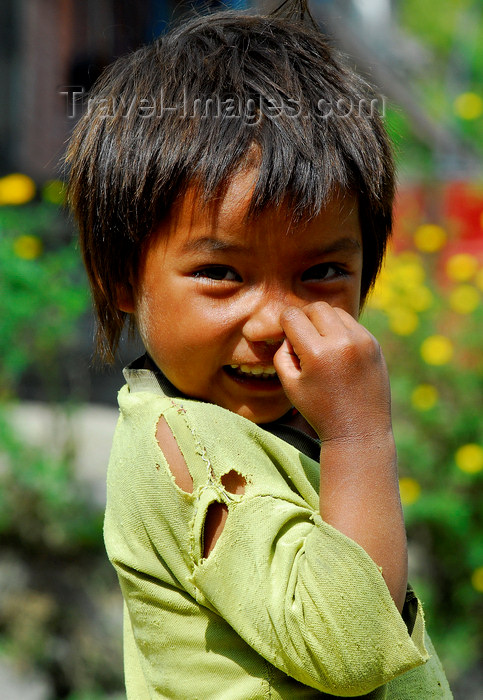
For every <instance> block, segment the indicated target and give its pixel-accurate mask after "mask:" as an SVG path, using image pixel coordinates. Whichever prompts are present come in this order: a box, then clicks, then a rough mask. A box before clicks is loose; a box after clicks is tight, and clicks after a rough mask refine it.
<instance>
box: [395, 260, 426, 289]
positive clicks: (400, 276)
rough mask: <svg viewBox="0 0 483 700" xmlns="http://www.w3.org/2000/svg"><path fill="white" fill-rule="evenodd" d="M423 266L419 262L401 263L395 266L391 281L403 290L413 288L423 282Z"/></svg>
mask: <svg viewBox="0 0 483 700" xmlns="http://www.w3.org/2000/svg"><path fill="white" fill-rule="evenodd" d="M424 277H425V273H424V268H423V266H422V265H421V264H420V263H415V262H412V263H403V264H401V265H398V266H397V267H395V269H394V270H393V272H392V275H391V279H392V281H393V282H394V283H395V284H397V285H398V286H399V287H401V288H402V289H404V290H408V289H409V290H410V289H414V287H416V286H419V285H420V284H422V283H423V282H424Z"/></svg>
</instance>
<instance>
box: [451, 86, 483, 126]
mask: <svg viewBox="0 0 483 700" xmlns="http://www.w3.org/2000/svg"><path fill="white" fill-rule="evenodd" d="M453 106H454V111H455V112H456V114H457V115H458V117H460V118H461V119H465V120H467V121H471V120H473V119H478V117H481V115H482V114H483V100H482V99H481V97H480V96H479V95H477V94H476V92H463V93H462V94H461V95H458V97H457V98H456V100H455V101H454V103H453Z"/></svg>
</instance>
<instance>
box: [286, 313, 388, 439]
mask: <svg viewBox="0 0 483 700" xmlns="http://www.w3.org/2000/svg"><path fill="white" fill-rule="evenodd" d="M280 321H281V325H282V328H283V330H284V333H285V335H286V340H285V341H284V343H283V345H282V346H281V347H280V349H279V350H278V351H277V353H276V354H275V357H274V365H275V368H276V370H277V373H278V376H279V378H280V380H281V382H282V385H283V387H284V389H285V392H286V394H287V396H288V397H289V398H290V399H291V401H292V402H293V404H294V406H295V407H296V408H297V409H298V410H299V411H300V413H301V414H302V415H303V416H304V417H305V419H306V420H307V421H308V422H309V423H310V424H311V425H312V427H313V428H314V429H315V430H316V431H317V434H318V435H319V436H320V438H321V439H322V440H324V441H328V440H343V441H352V440H359V439H367V438H368V437H369V436H374V437H381V436H382V435H383V434H386V435H387V434H388V432H389V433H390V431H391V405H390V404H391V399H390V389H389V380H388V374H387V369H386V363H385V361H384V357H383V355H382V352H381V349H380V347H379V344H378V342H377V341H376V339H375V338H374V337H373V336H372V335H371V334H370V333H369V331H367V330H366V329H365V328H364V327H363V326H361V325H360V323H358V322H357V321H356V320H355V319H354V318H353V317H352V316H351V315H350V314H348V313H347V312H346V311H344V310H342V309H339V308H334V307H332V306H330V305H329V304H327V303H326V302H323V301H321V302H316V303H314V304H309V305H308V306H306V307H304V308H303V309H299V308H297V307H289V308H288V309H286V310H285V311H284V312H283V313H282V316H281V319H280Z"/></svg>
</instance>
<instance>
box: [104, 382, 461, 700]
mask: <svg viewBox="0 0 483 700" xmlns="http://www.w3.org/2000/svg"><path fill="white" fill-rule="evenodd" d="M126 375H127V378H128V383H129V386H125V387H123V388H122V389H121V391H120V393H119V405H120V418H119V423H118V426H117V429H116V433H115V436H114V442H113V447H112V453H111V459H110V464H109V472H108V499H107V509H106V518H105V540H106V546H107V550H108V554H109V557H110V559H111V561H112V563H113V564H114V566H115V567H116V570H117V573H118V575H119V580H120V583H121V588H122V592H123V596H124V601H125V625H124V640H125V674H126V689H127V694H128V698H129V699H130V700H145V699H148V698H151V699H153V698H170V699H173V700H191V699H193V700H194V699H195V698H199V699H200V700H203V699H205V698H220V700H221V699H226V700H236V699H240V700H241V699H243V700H247V699H249V698H254V699H255V698H271V699H272V700H275V699H278V698H284V699H286V700H295V699H297V698H323V697H333V696H335V697H354V696H361V695H363V696H364V697H368V698H373V699H377V700H383V699H385V700H390V699H392V700H406V699H409V698H411V699H412V700H423V699H424V700H427V699H431V698H451V697H452V695H451V692H450V690H449V687H448V685H447V681H446V679H445V677H444V673H443V671H442V669H441V665H440V664H439V661H438V659H437V656H436V655H435V653H434V650H433V649H432V647H431V643H430V641H429V639H428V637H427V635H426V633H425V629H424V621H423V615H422V610H421V608H420V605H419V603H418V604H417V605H418V607H417V612H416V615H415V619H414V621H413V622H414V624H411V627H412V634H411V635H410V634H409V633H408V628H407V626H406V624H405V622H404V620H403V618H402V617H401V615H400V614H399V613H398V611H397V609H396V607H395V605H394V603H393V601H392V599H391V597H390V595H389V591H388V589H387V587H386V584H385V583H384V580H383V578H382V575H381V573H380V571H379V569H378V567H377V566H376V565H375V564H374V562H373V561H372V560H371V559H370V557H369V556H368V555H367V554H366V552H365V551H364V550H363V549H362V548H361V547H359V545H357V544H356V543H355V542H353V541H352V540H350V539H349V538H348V537H346V536H345V535H343V534H342V533H340V532H339V531H337V530H336V529H334V528H332V527H331V526H330V525H328V524H326V523H324V522H323V521H322V519H321V517H320V515H319V512H318V485H319V465H318V463H317V462H315V461H314V460H312V459H310V458H309V457H307V456H306V455H304V454H303V453H301V452H300V451H298V450H297V449H296V448H295V447H293V446H292V445H290V444H288V443H287V442H285V441H284V440H282V439H280V438H279V437H277V436H275V435H273V434H271V433H270V432H268V431H267V430H264V429H263V428H261V427H260V426H257V425H255V424H254V423H252V422H250V421H248V420H246V419H244V418H242V417H240V416H238V415H236V414H234V413H231V412H230V411H227V410H225V409H223V408H220V407H219V406H215V405H212V404H205V403H202V402H199V401H194V400H190V399H185V398H171V397H168V396H166V395H165V394H164V393H163V391H162V389H161V388H160V386H159V383H158V381H157V379H156V376H155V375H154V373H153V372H150V371H149V370H133V371H131V372H127V373H126ZM161 416H163V417H164V419H165V420H166V421H167V423H168V425H169V426H170V428H171V430H172V432H173V435H174V436H175V439H176V441H177V443H178V446H179V448H180V450H181V452H182V454H183V456H184V458H185V461H186V463H187V465H188V468H189V471H190V473H191V476H192V478H193V492H192V493H187V492H185V491H182V490H181V489H180V488H179V487H178V486H177V485H176V483H175V481H174V478H173V476H172V474H171V472H170V469H169V466H168V464H167V462H166V460H165V458H164V455H163V453H162V451H161V449H160V447H159V445H158V443H157V440H156V426H157V422H158V420H159V418H160V417H161ZM231 470H235V471H236V472H238V473H239V474H241V475H242V476H243V477H244V478H245V480H246V487H245V493H244V494H243V495H234V494H232V493H229V492H228V491H227V490H226V489H225V488H224V487H223V484H222V481H221V478H222V476H223V475H224V474H227V473H228V472H230V471H231ZM213 501H219V502H222V503H225V504H226V505H227V507H228V518H227V521H226V524H225V527H224V530H223V532H222V534H221V536H220V538H219V539H218V541H217V543H216V545H215V548H214V549H213V551H212V552H211V554H210V555H209V556H208V557H207V558H203V556H202V553H203V525H204V518H205V515H206V512H207V509H208V507H209V505H210V503H213ZM408 605H409V601H408ZM428 658H429V660H428Z"/></svg>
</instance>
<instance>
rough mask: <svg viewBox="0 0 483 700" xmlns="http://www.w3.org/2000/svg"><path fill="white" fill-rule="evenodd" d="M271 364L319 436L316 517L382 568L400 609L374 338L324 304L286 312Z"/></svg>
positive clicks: (384, 391)
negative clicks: (282, 339)
mask: <svg viewBox="0 0 483 700" xmlns="http://www.w3.org/2000/svg"><path fill="white" fill-rule="evenodd" d="M281 323H282V327H283V330H284V332H285V334H286V337H287V341H288V342H287V341H286V342H284V344H283V345H282V347H281V348H280V349H279V350H278V352H277V354H276V355H275V359H274V363H275V367H276V369H277V372H278V375H279V377H280V379H281V381H282V384H283V386H284V389H285V391H286V393H287V395H288V396H289V398H290V399H291V400H292V401H293V403H294V405H295V406H296V408H298V409H299V411H300V412H301V413H302V415H303V416H304V417H305V418H306V419H307V421H308V422H309V423H310V424H311V425H312V427H313V428H314V429H315V430H316V431H317V433H318V435H319V436H320V438H321V439H322V450H321V477H320V514H321V516H322V518H323V520H324V521H325V522H327V523H329V524H330V525H332V526H333V527H335V528H336V529H337V530H339V531H340V532H342V533H343V534H345V535H347V536H348V537H350V538H351V539H352V540H354V541H355V542H357V543H358V544H359V545H360V546H361V547H363V549H365V551H366V552H367V553H368V554H369V556H370V557H371V558H372V559H373V561H374V562H375V563H376V564H377V565H378V566H379V567H381V569H382V573H383V576H384V579H385V581H386V584H387V586H388V588H389V591H390V594H391V596H392V598H393V600H394V602H395V604H396V606H397V607H398V609H399V611H401V610H402V608H403V604H404V599H405V593H406V585H407V549H406V535H405V529H404V520H403V515H402V509H401V503H400V498H399V489H398V479H397V460H396V450H395V445H394V438H393V434H392V425H391V400H390V389H389V381H388V375H387V369H386V364H385V361H384V358H383V355H382V352H381V349H380V347H379V345H378V343H377V341H376V340H375V338H374V337H373V336H372V335H371V334H370V333H369V332H368V331H367V330H366V329H365V328H364V327H363V326H361V325H360V324H359V323H358V322H357V321H356V320H355V319H354V318H353V317H352V316H350V315H349V314H348V313H347V312H345V311H343V310H342V309H338V308H333V307H331V306H330V305H329V304H327V303H325V302H318V303H315V304H311V305H309V306H307V307H305V308H304V309H303V310H301V309H298V308H296V307H290V308H289V309H287V310H286V311H285V312H284V313H283V314H282V318H281Z"/></svg>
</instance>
